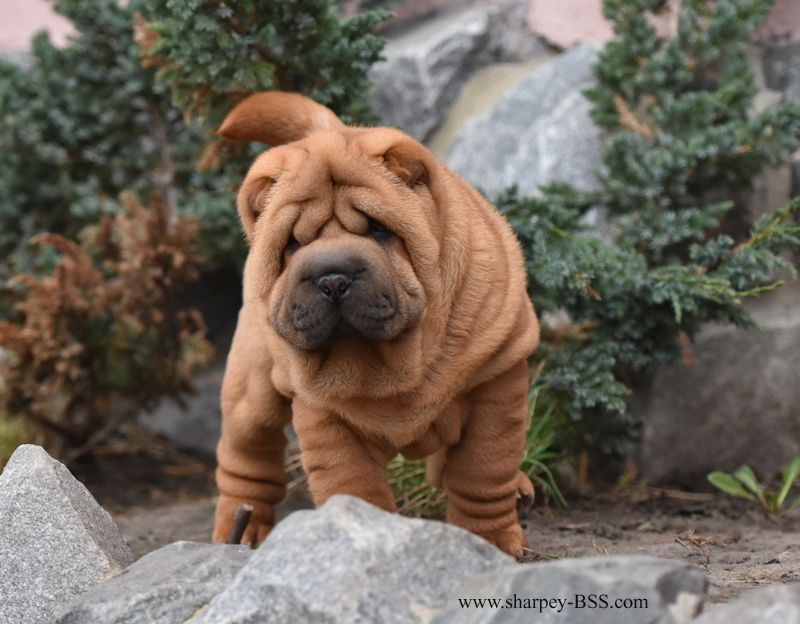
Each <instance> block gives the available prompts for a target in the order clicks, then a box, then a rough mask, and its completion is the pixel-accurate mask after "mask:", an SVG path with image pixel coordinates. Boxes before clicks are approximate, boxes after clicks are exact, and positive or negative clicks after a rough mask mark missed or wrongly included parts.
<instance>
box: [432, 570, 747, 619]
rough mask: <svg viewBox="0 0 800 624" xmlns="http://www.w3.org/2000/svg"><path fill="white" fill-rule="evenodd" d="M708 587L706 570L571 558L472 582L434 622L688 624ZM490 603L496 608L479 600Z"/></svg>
mask: <svg viewBox="0 0 800 624" xmlns="http://www.w3.org/2000/svg"><path fill="white" fill-rule="evenodd" d="M707 586H708V579H707V577H706V575H705V572H703V570H702V569H700V568H698V567H697V566H692V565H689V564H687V563H683V562H680V561H673V560H671V559H657V558H655V557H642V556H637V555H621V556H615V557H595V558H589V559H565V560H563V561H558V562H551V563H536V564H531V565H525V566H518V567H516V568H511V569H507V570H501V571H498V572H495V573H493V574H488V575H484V576H482V577H476V578H471V579H469V580H467V581H466V582H465V583H464V584H463V585H461V586H460V587H459V588H458V589H457V590H456V591H455V592H454V593H453V594H451V597H450V600H449V601H448V603H449V604H448V607H449V608H448V609H447V610H446V611H444V612H443V613H441V614H440V615H439V616H438V617H436V618H435V619H434V622H435V623H436V624H462V623H463V624H494V623H498V624H499V623H500V622H502V623H503V624H516V623H519V624H523V623H527V622H533V621H536V622H538V623H541V624H546V623H547V622H552V623H553V624H583V623H586V624H605V623H608V624H625V623H627V622H630V623H638V622H651V623H654V624H655V623H656V622H657V623H659V624H685V623H687V622H689V621H690V620H691V619H692V618H693V617H694V616H695V615H697V613H698V612H699V611H700V609H701V608H702V605H703V602H704V600H705V593H706V589H707ZM486 598H488V599H497V602H496V603H495V604H491V603H488V602H487V601H486V600H484V601H482V602H483V605H482V606H481V605H480V603H477V604H476V602H475V599H478V600H480V599H486ZM534 600H536V602H534ZM731 621H733V620H731Z"/></svg>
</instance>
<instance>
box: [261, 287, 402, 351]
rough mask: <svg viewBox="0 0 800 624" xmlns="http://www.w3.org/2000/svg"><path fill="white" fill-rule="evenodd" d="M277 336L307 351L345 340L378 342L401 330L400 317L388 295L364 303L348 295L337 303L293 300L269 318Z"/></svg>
mask: <svg viewBox="0 0 800 624" xmlns="http://www.w3.org/2000/svg"><path fill="white" fill-rule="evenodd" d="M272 325H273V327H274V328H275V330H276V332H277V333H278V335H279V336H281V337H282V338H283V339H284V340H286V341H288V342H289V343H291V344H293V345H294V346H295V347H297V348H299V349H303V350H307V351H315V350H320V349H326V348H331V347H333V346H335V345H337V344H339V343H342V342H346V341H353V340H359V341H363V342H382V341H388V340H392V339H393V338H396V337H397V336H398V335H399V334H400V333H401V332H402V330H403V329H404V328H405V326H406V323H405V322H404V315H403V314H402V312H401V310H400V306H398V305H397V304H396V303H395V302H394V301H393V300H392V297H390V296H389V295H382V296H380V297H377V298H375V299H374V300H365V299H364V298H361V297H358V296H357V293H350V294H348V295H345V296H344V297H342V298H341V299H339V300H329V299H326V298H322V297H317V296H315V297H313V298H309V297H295V298H293V301H291V302H285V303H284V305H282V306H281V312H279V314H278V315H276V317H275V318H273V319H272Z"/></svg>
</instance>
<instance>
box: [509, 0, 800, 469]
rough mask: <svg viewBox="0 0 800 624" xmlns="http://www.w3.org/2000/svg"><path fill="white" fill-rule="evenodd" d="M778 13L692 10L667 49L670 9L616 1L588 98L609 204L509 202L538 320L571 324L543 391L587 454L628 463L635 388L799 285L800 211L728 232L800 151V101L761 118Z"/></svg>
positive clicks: (690, 0) (575, 196) (686, 6)
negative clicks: (758, 37) (758, 105)
mask: <svg viewBox="0 0 800 624" xmlns="http://www.w3.org/2000/svg"><path fill="white" fill-rule="evenodd" d="M771 4H772V3H771V2H769V1H767V0H716V1H714V2H709V1H707V0H684V1H683V2H682V3H680V5H681V9H680V14H679V19H677V20H674V21H673V22H672V24H671V25H669V26H668V27H667V28H668V29H669V30H670V32H668V33H666V35H665V36H659V35H658V34H657V32H656V28H655V27H654V26H653V20H652V18H653V17H654V15H656V14H658V13H662V12H664V11H665V10H666V8H667V3H666V2H665V1H663V0H606V1H605V2H604V11H605V15H606V17H607V18H608V19H610V20H611V21H612V22H613V24H614V28H615V32H616V37H615V40H614V41H612V42H611V43H609V44H608V45H607V46H606V47H605V49H604V50H603V52H602V54H601V56H600V59H599V61H598V63H597V65H596V67H595V74H596V77H597V80H598V85H597V86H596V87H595V88H594V89H592V90H590V91H589V92H588V93H587V97H589V98H590V100H591V101H592V102H593V117H594V119H595V121H596V122H597V123H598V124H599V125H601V126H602V127H604V128H606V129H608V131H609V133H610V134H609V137H608V141H607V144H606V147H605V150H604V155H603V169H602V171H601V173H599V176H598V177H599V182H600V188H599V190H597V191H596V192H591V193H586V192H580V191H578V190H576V189H574V188H572V187H570V186H568V185H564V184H553V185H550V186H548V187H546V188H544V189H543V194H542V196H541V197H537V198H520V197H518V196H517V195H516V194H515V192H514V191H513V190H512V191H510V192H508V193H506V194H505V195H504V196H503V197H501V198H500V199H499V201H498V205H499V206H500V208H501V209H502V210H504V211H505V212H506V214H507V216H508V217H509V218H510V219H511V221H512V225H513V226H514V227H515V230H516V231H517V233H518V235H519V237H520V239H521V241H522V244H523V246H524V248H525V251H526V256H527V263H528V273H529V286H530V291H531V294H532V297H533V300H534V302H535V303H536V304H537V308H538V310H539V312H540V313H542V312H549V311H550V312H552V311H556V310H559V311H561V312H562V317H563V318H562V321H561V322H556V323H554V324H553V325H552V326H551V327H549V328H547V327H546V328H545V330H544V333H543V345H542V347H541V349H540V351H539V353H538V354H537V359H538V361H539V366H540V369H539V370H540V373H539V375H538V378H537V382H536V383H537V384H538V385H540V386H541V387H542V390H541V392H540V395H539V401H540V403H541V405H542V406H544V407H548V408H552V406H556V407H557V411H558V412H559V413H560V414H561V416H562V418H563V420H564V423H565V424H566V425H567V426H568V430H569V431H570V432H571V436H570V437H568V439H567V442H566V443H567V444H570V445H572V448H573V449H576V448H587V447H588V448H593V449H597V450H600V451H603V452H606V453H620V454H621V453H625V452H627V451H628V450H629V449H630V444H631V442H632V441H633V440H634V439H635V438H636V434H637V430H638V425H639V420H640V415H638V414H635V413H633V412H632V411H631V410H630V409H629V404H628V401H627V400H626V399H627V397H628V395H629V394H630V391H631V389H632V388H634V387H636V386H637V384H638V383H639V382H642V381H643V380H646V379H647V377H648V375H649V374H650V373H652V371H653V370H654V368H655V367H656V366H657V365H659V364H664V363H668V362H674V361H676V360H679V359H680V358H681V356H684V358H690V357H691V345H690V339H691V337H692V336H693V335H694V334H695V332H696V331H697V329H698V328H699V327H700V326H701V324H703V323H705V322H708V321H717V322H722V323H733V324H736V325H740V326H744V327H749V326H752V324H753V323H752V320H751V319H750V317H749V316H748V314H747V312H746V311H745V309H744V308H743V306H742V301H743V299H744V298H746V297H752V296H756V295H758V294H760V293H762V292H764V291H767V290H771V289H773V288H776V287H778V286H780V285H781V283H782V282H780V281H779V280H778V279H777V278H776V274H777V273H778V272H779V271H780V270H783V271H785V272H789V273H793V272H794V267H793V266H792V263H791V262H789V261H787V259H786V257H785V256H782V255H780V254H781V253H782V252H783V251H784V250H786V249H794V250H797V249H800V227H798V225H797V224H796V222H795V221H794V217H793V213H794V211H795V210H796V209H797V208H798V207H800V202H798V201H795V202H793V203H792V204H791V205H789V206H787V207H785V208H781V209H780V210H779V211H778V212H775V213H773V214H768V215H765V216H763V217H762V218H761V219H760V220H759V221H758V222H757V223H756V224H755V225H754V227H753V228H752V231H751V232H750V233H749V235H748V234H747V233H745V235H744V236H741V235H739V233H738V232H737V231H736V228H732V227H730V223H731V220H730V219H729V217H730V215H731V214H732V213H735V212H736V211H737V207H736V203H735V201H734V200H737V199H738V198H739V197H741V191H742V190H744V189H747V188H748V187H749V185H750V184H751V182H752V180H753V177H754V176H755V175H757V174H758V173H760V172H761V171H763V170H764V169H765V168H766V167H768V166H772V165H776V164H779V163H781V162H784V161H786V160H787V159H788V157H789V156H790V154H791V153H792V151H793V150H795V149H797V147H798V145H800V102H792V101H786V102H782V103H780V104H778V105H776V106H774V107H771V108H769V109H767V110H765V111H763V112H757V113H756V112H754V110H753V97H754V95H755V93H756V86H755V79H754V76H753V73H752V71H751V69H750V66H749V63H748V59H747V57H746V55H745V44H746V41H747V38H748V36H749V35H750V33H752V32H753V30H754V29H755V28H756V26H757V25H758V24H759V22H760V21H761V20H762V19H763V18H764V17H765V15H766V14H767V12H768V10H769V8H770V6H771ZM669 21H670V20H669V19H668V20H667V22H669ZM596 209H599V210H601V211H603V212H604V213H605V214H606V215H608V217H609V219H610V221H611V226H610V231H609V233H608V234H607V236H606V237H605V240H604V239H603V238H602V237H599V236H597V235H592V234H590V233H589V232H587V227H586V225H585V222H584V221H583V220H582V219H583V217H584V216H585V215H586V214H587V213H588V212H589V211H590V210H596ZM609 239H610V240H609ZM564 312H565V313H566V314H564Z"/></svg>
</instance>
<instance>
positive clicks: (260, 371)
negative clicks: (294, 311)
mask: <svg viewBox="0 0 800 624" xmlns="http://www.w3.org/2000/svg"><path fill="white" fill-rule="evenodd" d="M272 366H273V362H272V358H271V356H270V354H269V351H268V350H267V349H266V345H264V344H263V342H262V341H261V340H259V333H258V332H256V331H254V328H253V323H252V314H251V312H250V311H249V310H248V309H247V308H246V307H245V309H243V310H242V312H241V313H240V315H239V325H238V327H237V329H236V334H235V335H234V338H233V344H232V345H231V352H230V355H229V356H228V365H227V367H226V369H225V379H224V380H223V383H222V437H221V438H220V441H219V444H218V445H217V473H216V476H217V486H218V487H219V491H220V497H219V501H218V502H217V510H216V516H215V520H214V536H213V541H214V542H215V543H221V542H225V541H227V540H228V537H229V534H230V532H231V529H232V527H233V521H234V515H235V513H236V509H237V508H238V507H239V506H240V505H241V504H243V503H247V504H250V505H252V506H253V513H252V515H251V516H250V523H249V524H248V526H247V528H246V530H245V532H244V535H243V537H242V540H241V541H242V543H243V544H253V545H255V544H257V543H259V542H261V541H263V540H264V538H265V537H266V536H267V534H268V533H269V531H270V529H271V528H272V527H273V525H274V524H275V514H274V511H273V507H274V505H275V504H277V503H278V502H280V501H281V500H282V499H283V497H284V495H285V494H286V473H285V471H284V467H283V464H284V451H285V448H286V437H285V436H284V434H283V429H284V427H285V426H286V425H287V424H288V423H289V421H290V419H291V407H290V403H289V400H288V399H287V398H285V397H283V396H281V395H280V394H279V393H278V391H277V390H276V389H275V387H274V386H273V384H272V380H271V379H270V373H271V371H272Z"/></svg>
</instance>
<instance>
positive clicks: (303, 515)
mask: <svg viewBox="0 0 800 624" xmlns="http://www.w3.org/2000/svg"><path fill="white" fill-rule="evenodd" d="M515 565H516V564H515V562H514V560H513V559H511V558H510V557H508V556H506V555H504V554H503V553H501V552H500V551H499V550H497V549H496V548H495V547H494V546H491V545H490V544H489V543H488V542H485V541H484V540H482V539H480V538H478V537H476V536H474V535H472V534H470V533H467V532H466V531H463V530H461V529H459V528H457V527H454V526H451V525H448V524H444V523H441V522H431V521H426V520H417V519H409V518H403V517H401V516H398V515H395V514H388V513H386V512H384V511H381V510H379V509H377V508H375V507H373V506H372V505H369V504H368V503H365V502H364V501H362V500H359V499H356V498H353V497H349V496H335V497H333V498H332V499H330V500H329V501H328V502H327V503H326V504H325V505H323V506H322V507H321V508H320V509H318V510H316V511H298V512H296V513H294V514H292V515H291V516H289V517H288V518H286V520H284V521H283V522H281V523H279V524H278V525H277V526H276V528H275V529H274V530H273V531H272V533H271V534H270V536H269V537H268V538H267V540H266V542H264V543H263V544H262V545H261V547H260V548H259V549H258V550H257V551H256V553H255V554H254V555H253V557H252V558H251V559H250V561H249V562H248V564H247V565H246V566H245V567H244V569H242V571H241V572H240V573H239V575H238V576H237V577H236V579H235V580H234V581H233V583H232V584H231V585H230V587H229V588H228V589H227V590H225V591H224V592H222V593H221V594H219V595H218V596H217V597H216V598H214V600H212V601H211V604H210V605H209V608H208V610H207V611H206V612H205V613H204V614H203V615H202V616H201V617H200V618H199V623H206V624H211V623H216V622H226V623H227V624H235V623H237V622H241V623H244V622H319V623H340V622H341V623H342V624H344V623H347V624H352V623H357V622H365V623H367V622H382V623H385V624H392V623H394V622H396V623H398V624H400V623H403V624H406V623H410V622H429V621H430V620H431V619H432V617H433V615H434V613H435V612H436V611H437V610H439V609H440V608H442V607H443V606H444V605H445V602H446V600H447V596H448V595H449V594H450V593H451V592H452V591H453V590H454V589H455V588H456V587H457V586H458V584H459V583H460V582H461V581H462V580H463V579H464V578H466V577H468V576H471V575H477V574H484V573H487V572H491V571H496V570H501V569H508V568H513V567H514V566H515Z"/></svg>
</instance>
